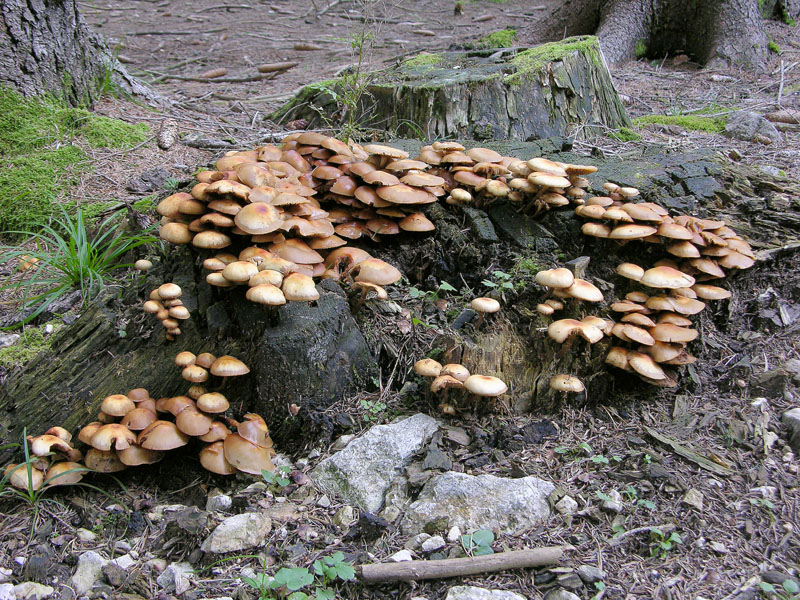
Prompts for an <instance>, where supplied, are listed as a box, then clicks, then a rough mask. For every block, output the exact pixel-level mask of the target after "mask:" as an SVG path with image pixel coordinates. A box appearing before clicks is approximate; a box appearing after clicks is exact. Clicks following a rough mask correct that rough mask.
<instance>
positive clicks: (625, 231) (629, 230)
mask: <svg viewBox="0 0 800 600" xmlns="http://www.w3.org/2000/svg"><path fill="white" fill-rule="evenodd" d="M584 226H585V225H584ZM656 231H657V230H656V228H655V227H650V226H649V225H619V226H617V227H615V228H614V229H612V230H611V233H610V234H609V235H608V237H609V239H612V240H635V239H639V238H644V237H647V236H650V235H653V234H654V233H656ZM584 233H585V232H584Z"/></svg>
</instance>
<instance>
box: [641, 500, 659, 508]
mask: <svg viewBox="0 0 800 600" xmlns="http://www.w3.org/2000/svg"><path fill="white" fill-rule="evenodd" d="M637 504H638V505H639V506H644V507H645V508H647V509H649V510H655V509H656V503H655V502H653V501H652V500H644V499H642V500H639V502H637Z"/></svg>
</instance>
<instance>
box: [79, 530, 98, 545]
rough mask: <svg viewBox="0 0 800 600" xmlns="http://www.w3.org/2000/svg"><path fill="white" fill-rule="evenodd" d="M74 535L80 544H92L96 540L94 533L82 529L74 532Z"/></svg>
mask: <svg viewBox="0 0 800 600" xmlns="http://www.w3.org/2000/svg"><path fill="white" fill-rule="evenodd" d="M75 535H77V536H78V539H79V540H80V541H82V542H93V541H95V540H96V539H97V534H96V533H95V532H94V531H89V530H88V529H84V528H83V527H81V528H80V529H78V530H77V531H75Z"/></svg>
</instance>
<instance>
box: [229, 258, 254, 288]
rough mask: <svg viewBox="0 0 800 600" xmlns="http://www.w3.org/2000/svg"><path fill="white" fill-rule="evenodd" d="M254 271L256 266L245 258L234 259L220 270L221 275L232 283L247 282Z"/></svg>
mask: <svg viewBox="0 0 800 600" xmlns="http://www.w3.org/2000/svg"><path fill="white" fill-rule="evenodd" d="M256 273H258V267H257V266H256V265H255V264H253V263H251V262H250V261H246V260H237V261H234V262H232V263H231V264H229V265H226V266H225V268H224V269H223V270H222V276H223V277H224V278H225V279H227V280H228V281H230V282H232V283H247V282H248V281H250V278H251V277H252V276H253V275H255V274H256Z"/></svg>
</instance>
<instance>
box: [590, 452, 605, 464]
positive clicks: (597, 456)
mask: <svg viewBox="0 0 800 600" xmlns="http://www.w3.org/2000/svg"><path fill="white" fill-rule="evenodd" d="M592 462H593V463H594V464H596V465H607V464H608V459H607V458H606V457H605V456H603V455H602V454H595V455H594V456H593V457H592Z"/></svg>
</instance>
